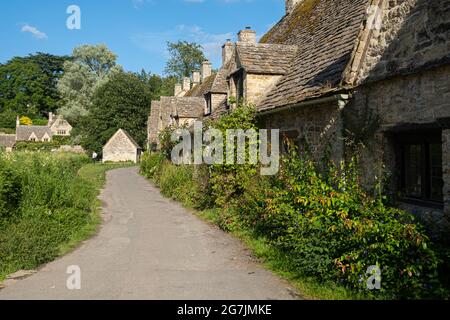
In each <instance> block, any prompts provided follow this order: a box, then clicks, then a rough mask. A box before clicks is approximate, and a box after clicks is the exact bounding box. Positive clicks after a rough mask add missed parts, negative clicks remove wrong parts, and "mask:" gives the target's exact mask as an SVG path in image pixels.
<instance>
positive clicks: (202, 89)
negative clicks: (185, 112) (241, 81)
mask: <svg viewBox="0 0 450 320" xmlns="http://www.w3.org/2000/svg"><path fill="white" fill-rule="evenodd" d="M216 76H217V74H213V75H211V76H209V77H208V78H206V79H205V80H204V81H203V82H202V83H201V84H197V85H195V86H194V87H193V88H192V89H191V90H189V91H188V92H187V93H186V94H185V95H184V96H185V97H203V96H204V95H205V94H207V93H208V92H210V91H211V88H212V86H213V83H214V80H215V79H216Z"/></svg>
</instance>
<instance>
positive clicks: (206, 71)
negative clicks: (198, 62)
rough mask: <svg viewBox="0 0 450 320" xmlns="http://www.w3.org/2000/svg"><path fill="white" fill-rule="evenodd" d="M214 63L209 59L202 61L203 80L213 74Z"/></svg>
mask: <svg viewBox="0 0 450 320" xmlns="http://www.w3.org/2000/svg"><path fill="white" fill-rule="evenodd" d="M211 72H212V65H211V62H209V61H208V60H205V61H203V63H202V81H205V79H206V78H208V77H209V76H210V75H211Z"/></svg>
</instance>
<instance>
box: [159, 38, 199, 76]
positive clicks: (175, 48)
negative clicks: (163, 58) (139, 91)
mask: <svg viewBox="0 0 450 320" xmlns="http://www.w3.org/2000/svg"><path fill="white" fill-rule="evenodd" d="M167 49H168V51H169V54H170V58H169V60H168V61H167V64H166V69H165V73H166V74H167V75H168V76H175V77H177V78H178V79H182V78H183V77H189V76H190V75H191V72H192V71H193V70H200V67H201V65H202V62H203V61H205V59H206V58H205V55H204V54H203V48H202V46H201V45H199V44H197V43H190V42H186V41H178V42H175V43H173V42H168V43H167Z"/></svg>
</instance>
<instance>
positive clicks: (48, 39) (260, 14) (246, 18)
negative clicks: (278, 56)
mask: <svg viewBox="0 0 450 320" xmlns="http://www.w3.org/2000/svg"><path fill="white" fill-rule="evenodd" d="M70 5H77V6H79V7H80V9H81V30H69V29H67V27H66V20H67V18H68V17H69V14H67V13H66V10H67V7H68V6H70ZM283 14H284V0H70V1H66V0H14V1H1V4H0V43H1V47H0V63H4V62H6V61H8V60H9V59H11V58H12V57H14V56H25V55H28V54H29V53H34V52H38V51H40V52H48V53H52V54H58V55H63V54H70V53H71V52H72V49H73V48H74V47H76V46H78V45H81V44H98V43H104V44H106V45H107V46H108V47H109V48H110V49H111V50H112V51H114V52H115V53H116V54H117V55H118V57H119V58H118V62H119V64H121V65H122V66H124V68H125V69H126V70H130V71H140V70H141V69H142V68H145V69H146V70H147V71H151V72H154V73H159V74H161V73H162V72H163V70H164V65H165V61H166V59H167V52H166V42H167V41H177V40H186V41H191V42H193V41H194V42H197V43H200V44H202V45H203V46H204V49H205V52H206V54H207V56H208V57H209V58H210V60H211V61H212V62H213V64H214V66H215V67H218V66H219V64H220V63H219V62H220V45H221V44H222V43H223V42H224V41H225V40H226V39H228V38H231V39H233V40H234V39H235V37H236V33H237V32H238V31H239V30H240V29H244V28H245V27H246V26H251V27H252V28H253V29H254V30H256V31H257V33H258V35H259V36H260V35H262V34H264V33H265V32H266V31H267V30H268V29H269V28H270V26H271V25H273V24H274V23H276V22H277V21H278V20H279V19H280V18H281V17H282V16H283Z"/></svg>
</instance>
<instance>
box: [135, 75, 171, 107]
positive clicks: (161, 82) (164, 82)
mask: <svg viewBox="0 0 450 320" xmlns="http://www.w3.org/2000/svg"><path fill="white" fill-rule="evenodd" d="M136 75H137V76H138V77H139V78H140V79H141V80H142V81H143V82H144V83H145V84H147V85H148V86H149V89H150V91H151V93H152V100H159V98H160V97H161V96H173V94H174V92H173V89H174V86H175V84H176V83H177V82H178V79H177V77H174V76H168V77H161V76H160V75H157V74H152V73H151V72H147V71H145V70H144V69H142V71H141V72H140V73H136Z"/></svg>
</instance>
